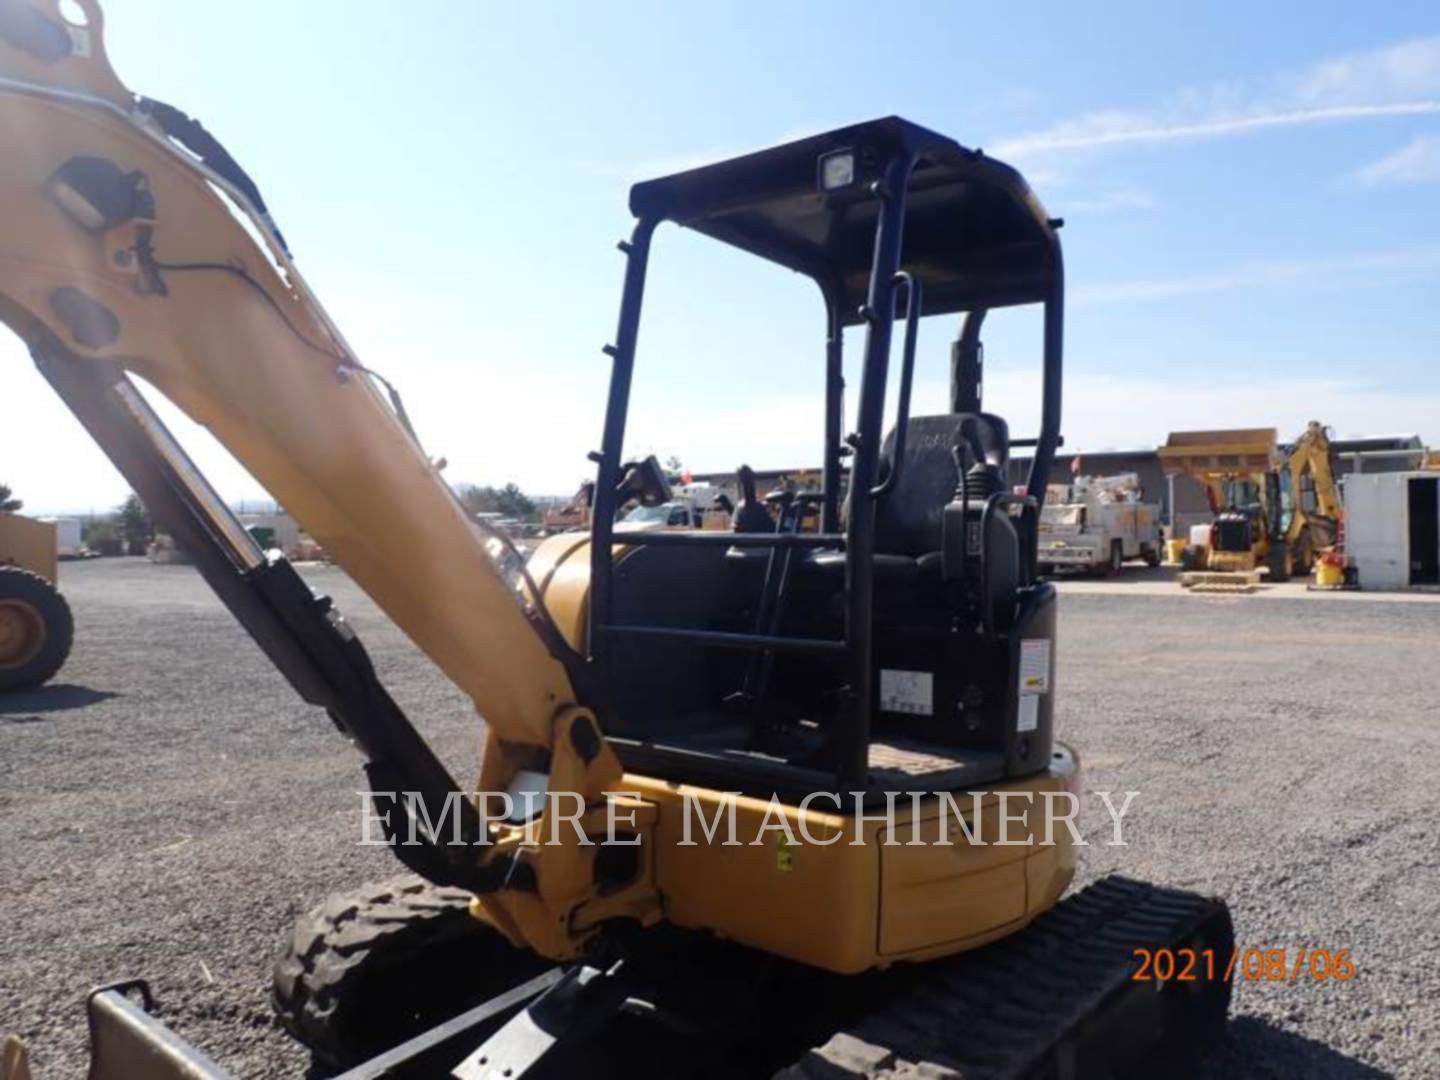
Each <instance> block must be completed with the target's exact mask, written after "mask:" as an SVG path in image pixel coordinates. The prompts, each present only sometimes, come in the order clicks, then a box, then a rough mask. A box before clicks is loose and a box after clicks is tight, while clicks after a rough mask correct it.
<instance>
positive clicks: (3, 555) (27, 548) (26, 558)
mask: <svg viewBox="0 0 1440 1080" xmlns="http://www.w3.org/2000/svg"><path fill="white" fill-rule="evenodd" d="M59 565H60V564H59V558H58V555H57V554H56V541H55V526H54V525H52V524H50V523H49V522H47V521H36V520H35V519H34V518H28V517H22V516H21V515H19V514H6V513H0V566H18V567H20V569H22V570H29V571H30V572H31V573H32V574H39V575H40V576H41V577H43V578H44V579H45V580H46V581H48V582H50V583H51V584H52V585H53V584H54V583H55V580H56V578H57V577H58V576H59Z"/></svg>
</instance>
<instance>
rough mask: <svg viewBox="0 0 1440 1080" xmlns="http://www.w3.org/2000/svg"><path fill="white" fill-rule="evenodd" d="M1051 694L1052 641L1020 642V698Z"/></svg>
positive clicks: (1043, 639)
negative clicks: (1029, 695)
mask: <svg viewBox="0 0 1440 1080" xmlns="http://www.w3.org/2000/svg"><path fill="white" fill-rule="evenodd" d="M1049 692H1050V641H1049V639H1047V638H1039V639H1037V640H1035V641H1022V642H1020V696H1021V697H1022V698H1023V697H1024V696H1025V695H1026V694H1048V693H1049Z"/></svg>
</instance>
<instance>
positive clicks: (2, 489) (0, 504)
mask: <svg viewBox="0 0 1440 1080" xmlns="http://www.w3.org/2000/svg"><path fill="white" fill-rule="evenodd" d="M24 505H25V503H24V501H23V500H21V499H12V498H11V497H10V488H9V487H7V486H6V485H5V484H0V512H3V513H7V514H13V513H15V512H16V511H17V510H19V509H20V508H21V507H22V506H24Z"/></svg>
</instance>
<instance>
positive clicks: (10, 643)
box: [0, 566, 75, 693]
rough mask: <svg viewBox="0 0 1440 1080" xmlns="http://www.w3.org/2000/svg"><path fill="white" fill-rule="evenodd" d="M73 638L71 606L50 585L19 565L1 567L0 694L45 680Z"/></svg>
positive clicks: (58, 665)
mask: <svg viewBox="0 0 1440 1080" xmlns="http://www.w3.org/2000/svg"><path fill="white" fill-rule="evenodd" d="M74 639H75V620H74V617H73V616H72V615H71V614H70V605H69V604H67V603H66V602H65V598H64V597H63V596H61V595H60V593H59V592H58V591H57V590H56V588H55V586H54V585H52V584H50V582H48V581H46V580H45V579H44V578H43V577H41V576H40V575H39V574H32V573H31V572H30V571H29V570H22V569H20V567H18V566H0V693H5V692H8V691H19V690H33V689H35V688H36V687H37V686H40V685H42V684H43V683H46V682H48V681H49V680H50V679H52V678H53V677H54V676H55V673H56V672H58V671H59V670H60V668H61V667H62V666H63V665H64V663H65V660H66V658H67V657H69V655H70V646H71V644H72V643H73V642H74Z"/></svg>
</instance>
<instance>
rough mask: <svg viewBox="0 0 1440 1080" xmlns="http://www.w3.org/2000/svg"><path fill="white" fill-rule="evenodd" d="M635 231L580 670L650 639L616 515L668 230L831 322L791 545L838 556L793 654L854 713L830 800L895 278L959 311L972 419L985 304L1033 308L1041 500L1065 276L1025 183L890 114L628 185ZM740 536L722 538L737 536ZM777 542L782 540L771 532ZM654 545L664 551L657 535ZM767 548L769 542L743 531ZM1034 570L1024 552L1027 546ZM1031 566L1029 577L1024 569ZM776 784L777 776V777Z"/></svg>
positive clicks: (733, 644)
mask: <svg viewBox="0 0 1440 1080" xmlns="http://www.w3.org/2000/svg"><path fill="white" fill-rule="evenodd" d="M844 151H850V152H852V153H853V154H854V156H855V162H856V165H855V168H856V170H857V172H858V173H859V174H860V179H861V180H862V181H863V182H862V183H861V184H859V185H858V186H857V187H856V188H855V189H852V190H849V191H846V192H843V193H834V192H831V193H827V192H824V191H822V190H821V185H820V184H819V183H818V181H817V171H818V169H819V162H820V160H821V159H822V158H824V157H826V156H828V155H833V154H837V153H841V152H844ZM630 209H631V211H632V213H633V214H634V216H635V218H636V223H635V226H634V229H633V232H632V234H631V237H630V239H629V241H628V242H622V243H621V244H620V249H621V251H622V252H623V253H624V254H625V256H626V259H627V262H626V270H625V282H624V289H623V292H622V296H621V302H620V315H619V325H618V329H617V333H616V338H615V343H614V344H613V345H610V346H606V349H605V351H606V353H607V354H609V355H610V357H611V358H612V361H613V368H612V374H611V382H610V392H609V399H608V402H607V407H606V414H605V426H604V432H603V435H602V440H601V446H600V450H599V451H598V452H597V453H594V454H592V455H591V457H592V459H593V460H594V461H595V462H596V464H597V466H598V474H599V475H598V480H597V484H596V490H595V502H594V508H593V515H592V526H591V530H592V531H591V550H590V555H591V596H590V610H589V658H590V660H591V662H592V663H593V664H594V665H595V666H596V667H597V668H598V669H599V672H600V673H601V674H602V682H605V681H608V679H606V678H604V677H608V676H610V675H611V674H612V673H611V670H610V663H609V655H610V648H609V646H610V643H611V641H612V640H613V639H614V637H615V636H617V635H620V634H632V635H634V634H644V633H647V632H654V633H658V632H660V628H646V627H630V626H617V625H615V623H614V619H613V612H614V603H613V597H614V558H613V549H614V545H615V529H614V525H615V515H616V512H617V511H618V510H619V505H618V503H619V496H618V494H617V487H618V485H619V483H620V480H621V477H622V469H623V462H622V456H621V455H622V452H623V447H624V441H625V423H626V417H627V413H628V409H629V401H630V388H631V382H632V378H633V374H634V362H635V349H636V342H637V339H638V335H639V325H640V315H641V307H642V303H643V299H644V292H645V278H646V273H647V270H648V266H649V257H650V247H651V241H652V238H653V236H654V233H655V230H656V229H657V228H658V227H659V226H660V225H661V224H662V223H664V222H667V221H668V222H672V223H674V224H677V225H681V226H684V227H686V228H689V229H693V230H695V231H696V232H700V233H703V234H705V235H707V236H711V237H714V238H715V239H717V240H721V241H723V242H725V243H727V244H730V245H732V246H734V247H738V248H740V249H741V250H744V251H748V252H750V253H752V254H754V255H757V256H759V257H761V258H764V259H766V260H768V261H771V262H774V263H778V264H779V265H781V266H785V267H788V268H789V269H791V270H794V271H796V272H797V273H801V274H804V275H806V276H807V277H809V278H811V279H812V280H813V281H814V282H815V283H816V285H817V286H818V287H819V289H820V293H821V296H822V297H823V300H824V310H825V432H824V448H823V456H822V460H823V470H822V503H821V524H820V531H819V533H816V534H806V535H801V536H799V537H793V536H792V537H791V538H790V539H789V540H786V541H784V542H785V543H787V544H789V545H791V546H800V547H830V548H837V549H841V550H843V551H844V552H845V561H846V566H845V579H844V580H845V632H844V637H843V640H837V641H834V642H817V641H813V640H808V639H807V640H796V641H795V642H794V643H793V644H794V651H809V652H815V651H834V652H840V653H844V654H845V655H846V657H847V667H848V670H849V673H850V683H849V685H850V697H851V704H850V707H849V708H848V710H847V716H846V718H845V722H844V725H843V727H844V730H842V731H840V732H838V733H837V738H838V740H839V745H840V747H841V752H840V754H839V755H838V760H839V762H840V764H839V766H838V768H837V772H836V777H835V780H836V783H837V788H838V789H839V790H864V789H865V788H866V787H867V773H868V762H869V743H870V722H871V708H872V705H871V702H872V697H873V695H872V683H873V677H874V676H873V670H872V656H871V652H872V650H871V623H872V620H871V615H872V607H873V592H874V572H873V556H874V547H875V506H876V500H877V498H880V497H883V495H881V494H880V493H879V492H878V491H877V488H878V487H879V485H878V484H877V479H878V478H877V472H878V469H879V458H880V448H881V441H882V439H883V436H884V432H883V429H882V428H883V424H884V419H885V417H884V413H885V393H886V382H887V377H888V374H889V358H890V346H891V336H892V330H893V326H894V322H895V315H896V291H897V275H900V273H901V271H902V270H903V271H904V272H905V275H908V279H909V280H911V281H914V282H918V283H919V285H920V286H921V288H920V289H916V290H913V292H912V295H911V297H910V298H909V300H907V303H910V302H914V300H915V296H914V295H913V293H920V292H922V291H923V297H924V310H923V312H922V314H924V315H927V316H928V315H941V314H947V313H962V312H963V313H965V319H964V322H963V324H962V329H961V332H960V334H959V337H958V338H957V341H956V344H955V348H954V350H953V357H954V361H953V363H954V367H953V370H952V409H953V410H954V411H978V407H979V403H980V387H979V364H978V362H977V355H978V341H979V327H980V324H981V322H982V321H983V319H984V317H985V313H986V312H987V311H988V310H990V309H991V308H998V307H1006V306H1014V305H1022V304H1035V303H1038V304H1043V305H1044V339H1043V390H1042V408H1041V423H1040V431H1039V433H1038V435H1037V437H1036V438H1035V440H1034V441H1035V453H1034V456H1033V458H1032V461H1031V467H1030V473H1029V478H1028V482H1027V492H1028V494H1029V495H1030V496H1031V497H1033V498H1035V499H1037V500H1038V499H1041V498H1043V494H1044V489H1045V484H1046V480H1047V478H1048V477H1049V475H1050V468H1051V465H1052V463H1053V461H1054V456H1055V450H1056V447H1057V446H1058V445H1059V442H1060V390H1061V365H1062V336H1063V321H1064V269H1063V261H1062V257H1061V250H1060V242H1059V237H1058V236H1057V233H1056V230H1057V229H1058V228H1059V226H1060V224H1061V223H1060V222H1058V221H1055V220H1052V219H1050V218H1048V217H1047V216H1046V214H1045V211H1044V209H1043V208H1042V207H1041V205H1040V203H1039V201H1038V200H1037V199H1036V198H1035V196H1034V194H1033V193H1032V192H1031V191H1030V188H1029V186H1028V185H1027V184H1026V182H1025V180H1024V179H1023V178H1022V177H1021V175H1020V174H1019V173H1018V172H1017V171H1016V170H1015V169H1013V168H1011V167H1010V166H1008V165H1005V164H1003V163H1002V162H999V161H996V160H994V159H991V158H988V157H986V156H985V155H984V153H983V152H981V151H979V150H971V149H967V148H966V147H963V146H961V145H960V144H959V143H957V142H955V141H953V140H951V139H948V138H945V137H944V136H941V135H938V134H936V133H935V132H932V131H929V130H927V129H926V128H923V127H920V126H919V125H917V124H912V123H910V122H909V121H906V120H902V119H900V118H899V117H887V118H885V119H881V120H875V121H871V122H869V123H864V124H857V125H854V126H851V127H846V128H840V129H838V130H835V131H831V132H827V133H825V134H822V135H815V136H811V137H809V138H805V139H800V140H798V141H795V142H791V143H786V144H784V145H782V146H777V147H773V148H771V149H768V150H762V151H760V152H758V153H754V154H748V155H745V156H743V157H738V158H733V159H730V160H728V161H722V162H718V163H716V164H713V165H709V166H705V167H703V168H698V169H692V170H689V171H687V172H682V173H677V174H675V175H673V176H667V177H662V178H660V179H656V180H651V181H647V182H645V183H640V184H636V185H635V186H634V187H632V188H631V190H630ZM859 325H863V326H865V328H866V333H865V344H864V355H863V361H862V365H861V374H860V395H859V402H858V412H857V422H856V427H855V431H854V432H851V433H848V434H847V433H843V432H842V425H843V416H842V403H843V397H844V376H843V367H842V365H843V359H844V356H843V344H844V342H843V339H844V330H845V328H846V327H849V326H859ZM847 450H848V451H849V452H850V454H851V462H850V479H849V485H850V490H851V491H852V492H853V493H854V494H853V496H852V499H851V505H850V509H849V513H848V515H847V516H846V521H845V525H844V531H843V534H842V532H841V527H840V488H841V461H842V457H843V456H844V454H845V453H846V451H847ZM740 535H741V534H736V537H732V538H731V539H732V541H733V540H735V539H736V538H738V537H739V536H740ZM780 535H781V534H776V536H777V537H778V536H780ZM662 537H663V539H662ZM707 539H708V538H707V537H705V536H704V535H703V534H702V535H697V536H694V537H680V536H673V535H670V534H664V533H660V534H654V533H650V534H647V533H627V534H625V536H624V538H623V541H624V543H625V544H642V545H643V544H647V543H652V542H657V543H658V542H663V543H671V542H686V541H694V542H698V543H703V542H706V540H707ZM740 542H741V543H743V544H745V545H747V546H767V545H768V544H770V543H773V542H774V541H772V540H770V539H769V538H768V534H767V535H766V536H761V535H755V536H745V537H744V539H743V540H741V541H740ZM1026 547H1027V549H1028V550H1029V551H1030V552H1031V557H1032V558H1033V551H1034V545H1033V544H1028V545H1026ZM1033 569H1034V568H1033V567H1031V570H1032V572H1033ZM684 636H685V637H686V638H687V639H688V640H692V641H694V642H695V643H696V644H698V645H702V646H703V645H706V644H708V645H710V646H713V647H717V648H750V649H762V648H763V649H776V650H781V651H783V650H785V649H786V648H787V643H786V641H785V640H784V639H777V638H774V637H773V636H754V637H747V635H741V634H718V633H711V632H708V631H704V630H693V631H687V632H686V633H685V635H684ZM770 771H772V772H773V769H772V770H770Z"/></svg>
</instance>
